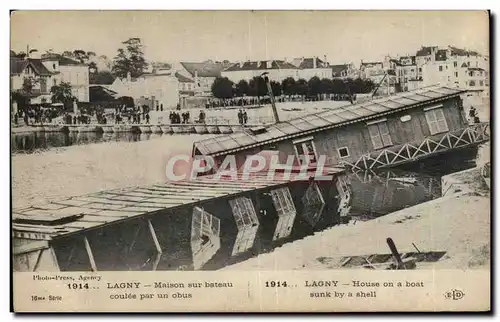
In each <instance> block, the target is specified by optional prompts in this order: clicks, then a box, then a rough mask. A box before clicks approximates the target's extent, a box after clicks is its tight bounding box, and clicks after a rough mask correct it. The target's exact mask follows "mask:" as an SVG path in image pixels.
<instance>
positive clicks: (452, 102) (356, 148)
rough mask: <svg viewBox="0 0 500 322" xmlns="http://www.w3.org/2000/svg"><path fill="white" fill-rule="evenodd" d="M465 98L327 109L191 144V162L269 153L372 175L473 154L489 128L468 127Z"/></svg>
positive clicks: (449, 92) (397, 98)
mask: <svg viewBox="0 0 500 322" xmlns="http://www.w3.org/2000/svg"><path fill="white" fill-rule="evenodd" d="M465 93H466V91H464V90H460V89H454V88H449V87H440V86H434V87H427V88H423V89H419V90H417V91H413V92H405V93H398V94H396V95H393V96H389V97H383V98H380V99H376V100H372V101H370V102H364V103H358V104H354V105H351V106H346V107H339V108H335V109H328V110H326V111H322V112H319V113H316V114H311V115H307V116H303V117H299V118H296V119H292V120H289V121H286V122H280V123H276V124H274V125H271V126H269V127H266V128H262V129H260V130H259V131H254V130H252V131H249V132H242V133H234V134H230V135H225V136H223V137H222V136H221V137H215V138H208V139H205V140H201V141H198V142H195V143H194V145H193V157H195V158H196V157H199V156H204V155H208V156H211V157H213V158H214V160H215V166H216V167H217V166H220V165H221V164H222V161H223V160H224V158H225V156H226V155H229V154H231V155H235V157H236V162H237V164H238V165H242V164H243V163H244V161H245V160H246V158H247V157H248V156H250V155H255V154H257V153H261V152H263V151H268V150H273V151H279V154H278V155H279V160H280V163H282V164H286V163H287V161H288V157H289V156H294V157H295V160H296V162H298V163H299V164H302V165H315V164H316V162H317V160H318V159H319V158H320V156H326V160H325V163H326V164H327V165H331V166H337V165H346V166H348V167H352V168H354V169H375V168H377V167H388V166H396V165H399V164H403V163H406V162H413V161H415V160H418V159H421V158H425V157H430V156H434V155H437V154H439V153H443V152H447V151H452V150H454V149H455V148H459V147H460V148H464V147H471V148H477V144H479V143H481V142H484V141H485V140H487V139H488V137H487V136H488V135H486V134H485V129H486V127H487V123H484V124H481V123H480V124H476V125H474V126H472V127H471V126H469V124H468V120H467V118H466V115H465V113H464V111H463V104H462V102H463V101H462V98H461V95H465ZM305 157H309V162H305V163H306V164H304V161H305V159H304V158H305Z"/></svg>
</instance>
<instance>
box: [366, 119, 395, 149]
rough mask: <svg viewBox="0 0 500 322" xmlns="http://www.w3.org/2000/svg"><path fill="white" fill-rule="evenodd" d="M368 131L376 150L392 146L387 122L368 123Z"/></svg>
mask: <svg viewBox="0 0 500 322" xmlns="http://www.w3.org/2000/svg"><path fill="white" fill-rule="evenodd" d="M368 131H369V132H370V138H371V140H372V143H373V148H374V149H375V150H378V149H381V148H383V147H386V146H391V145H392V140H391V134H390V133H389V128H388V127H387V122H386V121H385V120H382V121H378V122H377V123H371V124H370V123H368Z"/></svg>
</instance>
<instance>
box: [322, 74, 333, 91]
mask: <svg viewBox="0 0 500 322" xmlns="http://www.w3.org/2000/svg"><path fill="white" fill-rule="evenodd" d="M321 93H324V94H332V93H333V81H332V80H331V79H328V78H323V79H322V80H321Z"/></svg>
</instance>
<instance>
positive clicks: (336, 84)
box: [332, 78, 347, 94]
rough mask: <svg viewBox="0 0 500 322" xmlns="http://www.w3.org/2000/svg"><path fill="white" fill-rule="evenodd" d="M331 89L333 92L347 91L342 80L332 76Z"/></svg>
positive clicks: (342, 92)
mask: <svg viewBox="0 0 500 322" xmlns="http://www.w3.org/2000/svg"><path fill="white" fill-rule="evenodd" d="M332 91H333V93H334V94H345V93H347V90H346V85H345V83H344V81H343V80H341V79H338V78H334V79H333V81H332Z"/></svg>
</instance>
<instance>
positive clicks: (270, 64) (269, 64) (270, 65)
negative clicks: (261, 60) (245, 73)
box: [266, 60, 273, 69]
mask: <svg viewBox="0 0 500 322" xmlns="http://www.w3.org/2000/svg"><path fill="white" fill-rule="evenodd" d="M266 68H267V69H271V68H273V62H272V61H271V60H268V61H266Z"/></svg>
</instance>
